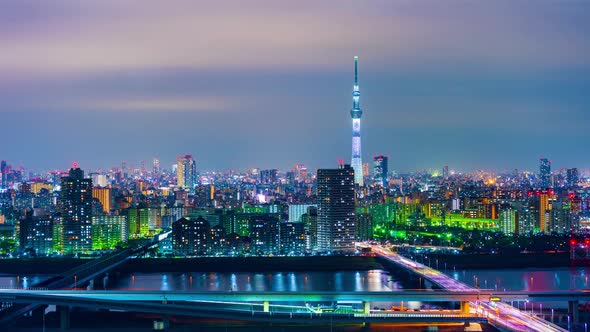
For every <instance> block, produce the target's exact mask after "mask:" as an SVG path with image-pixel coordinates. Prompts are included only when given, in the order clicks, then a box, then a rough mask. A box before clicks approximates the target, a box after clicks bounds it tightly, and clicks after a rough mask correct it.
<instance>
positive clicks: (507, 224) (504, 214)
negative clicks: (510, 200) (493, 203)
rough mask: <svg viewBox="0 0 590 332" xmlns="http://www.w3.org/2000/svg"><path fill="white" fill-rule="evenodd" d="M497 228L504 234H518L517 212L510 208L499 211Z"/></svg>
mask: <svg viewBox="0 0 590 332" xmlns="http://www.w3.org/2000/svg"><path fill="white" fill-rule="evenodd" d="M499 226H500V229H501V230H502V232H503V233H505V234H518V233H519V227H518V226H519V224H518V211H516V210H515V209H513V208H511V207H503V208H502V209H501V210H500V218H499Z"/></svg>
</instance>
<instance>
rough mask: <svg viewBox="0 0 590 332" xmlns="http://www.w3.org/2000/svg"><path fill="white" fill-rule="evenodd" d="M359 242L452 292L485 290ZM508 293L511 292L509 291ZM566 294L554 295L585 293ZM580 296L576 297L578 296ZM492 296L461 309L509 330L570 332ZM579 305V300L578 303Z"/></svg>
mask: <svg viewBox="0 0 590 332" xmlns="http://www.w3.org/2000/svg"><path fill="white" fill-rule="evenodd" d="M359 245H360V246H364V247H369V248H371V250H372V251H373V252H374V253H376V254H378V255H379V256H381V257H383V258H384V259H386V260H387V261H389V262H390V263H392V264H394V265H396V266H398V267H400V268H402V269H405V270H407V271H409V272H411V273H414V274H416V275H418V276H420V277H421V278H424V279H425V280H428V281H430V282H432V283H433V284H435V285H437V286H438V287H440V288H442V289H444V290H446V291H448V292H451V293H460V294H461V293H465V292H477V293H479V294H484V292H485V291H482V290H480V289H477V288H473V287H471V286H468V285H466V284H464V283H462V282H459V281H457V280H455V279H453V278H451V277H450V276H448V275H446V274H444V273H442V272H440V271H438V270H435V269H433V268H430V267H428V266H426V265H424V264H420V263H418V262H415V261H413V260H411V259H409V258H406V257H403V256H401V255H399V254H397V253H395V252H393V251H391V250H390V249H389V248H387V247H384V246H380V245H366V244H359ZM494 294H498V295H497V296H495V297H498V298H499V299H500V300H501V301H510V300H514V301H518V300H517V299H516V298H515V297H512V298H510V296H506V297H502V296H501V295H500V294H501V293H500V292H494ZM506 295H509V294H506ZM562 295H563V296H561V297H560V296H557V295H556V296H555V299H556V300H557V299H558V298H559V299H560V300H565V301H568V303H577V301H578V300H579V298H580V297H585V293H584V292H578V293H577V295H575V294H571V295H572V297H571V298H570V297H568V295H569V294H562ZM576 296H577V297H576ZM490 298H491V296H489V297H487V298H485V297H483V296H482V297H480V299H479V300H476V301H473V300H466V301H463V302H461V313H463V314H468V313H470V312H476V313H477V314H480V313H481V314H484V315H485V316H486V317H488V319H489V322H490V324H492V325H494V326H496V327H498V328H501V329H504V330H510V331H523V332H524V331H539V332H567V330H566V329H563V328H561V327H559V326H557V325H555V324H552V323H550V322H548V321H546V320H544V319H542V318H539V317H537V316H535V315H532V314H528V313H525V312H522V311H520V310H519V309H517V308H514V307H513V306H511V305H509V304H507V303H503V302H500V301H499V302H493V301H490ZM576 308H577V304H576ZM574 319H575V318H574Z"/></svg>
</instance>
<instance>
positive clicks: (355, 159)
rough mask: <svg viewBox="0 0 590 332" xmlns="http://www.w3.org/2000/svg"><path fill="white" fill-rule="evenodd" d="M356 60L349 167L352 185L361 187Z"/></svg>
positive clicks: (360, 112)
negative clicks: (352, 174)
mask: <svg viewBox="0 0 590 332" xmlns="http://www.w3.org/2000/svg"><path fill="white" fill-rule="evenodd" d="M358 60H359V57H358V56H355V57H354V87H353V90H352V110H351V111H350V115H351V116H352V162H351V166H352V168H353V169H354V183H355V184H358V185H359V186H362V185H363V160H362V158H361V116H362V115H363V111H362V110H361V107H360V101H359V99H360V96H361V92H360V91H359V81H358Z"/></svg>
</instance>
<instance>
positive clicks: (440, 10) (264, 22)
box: [0, 0, 590, 73]
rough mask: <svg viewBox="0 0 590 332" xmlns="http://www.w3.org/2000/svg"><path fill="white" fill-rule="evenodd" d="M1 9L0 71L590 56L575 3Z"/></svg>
mask: <svg viewBox="0 0 590 332" xmlns="http://www.w3.org/2000/svg"><path fill="white" fill-rule="evenodd" d="M14 1H17V0H9V1H7V3H8V4H13V2H14ZM17 2H18V1H17ZM31 3H32V4H31ZM4 6H5V7H6V8H5V9H4V12H5V13H6V12H8V13H10V12H12V13H13V14H14V16H16V17H18V18H19V19H16V18H13V19H11V20H6V21H7V22H5V23H4V25H3V24H2V23H0V31H1V32H0V36H1V38H0V48H1V49H2V50H3V52H2V53H0V70H2V71H6V72H13V73H15V72H16V73H30V72H37V73H47V72H49V73H70V72H96V71H105V70H141V69H145V68H171V67H172V68H176V67H190V68H232V67H235V68H253V67H262V68H273V67H281V66H282V67H285V66H291V67H293V68H298V67H301V66H306V67H314V68H325V67H333V66H340V65H348V61H349V58H350V56H352V55H353V54H360V55H361V57H362V58H363V59H365V60H366V63H381V64H384V65H388V64H389V65H391V64H397V65H398V66H399V65H404V64H408V63H410V64H413V65H418V64H419V65H423V64H425V63H432V62H434V63H444V62H445V61H446V62H448V61H461V62H465V63H466V64H469V63H476V64H478V63H479V64H482V63H483V64H486V63H488V64H489V63H500V64H511V63H512V64H519V65H533V64H545V65H546V64H549V65H555V64H564V63H567V64H575V63H583V64H588V59H589V58H590V47H589V42H588V41H587V39H586V36H585V35H584V34H583V33H582V32H581V31H584V29H583V27H586V28H588V23H584V21H583V20H582V19H583V17H580V15H579V14H577V13H579V12H580V11H583V10H585V9H588V8H587V7H588V6H589V5H584V4H583V3H579V4H569V5H567V6H566V5H564V6H559V7H557V8H556V6H555V5H554V4H553V1H534V2H527V1H523V2H520V3H519V4H518V5H513V2H511V1H494V2H493V3H487V2H474V1H455V2H452V3H451V4H445V5H441V4H440V3H439V2H438V1H421V2H415V1H411V2H408V1H389V0H387V1H385V0H375V1H371V2H357V1H346V0H338V1H336V0H334V1H332V0H327V1H322V2H319V3H318V2H312V1H303V2H300V3H298V4H293V3H288V2H280V3H277V2H276V1H269V0H253V1H249V2H248V6H244V5H243V3H242V2H241V1H227V0H226V1H218V2H197V1H166V2H158V1H133V0H127V1H124V0H121V1H119V0H117V1H114V0H102V1H85V2H84V5H80V4H79V3H77V2H76V1H69V0H61V1H52V2H51V4H47V3H44V2H42V1H39V2H34V1H33V2H28V7H27V8H26V9H27V10H24V9H23V8H22V7H23V5H21V6H18V5H14V4H13V5H12V6H10V5H7V4H4ZM532 9H534V10H532ZM0 11H2V9H1V8H0ZM537 13H538V14H537ZM5 15H7V17H10V14H5Z"/></svg>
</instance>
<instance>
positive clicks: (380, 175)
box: [373, 156, 389, 187]
mask: <svg viewBox="0 0 590 332" xmlns="http://www.w3.org/2000/svg"><path fill="white" fill-rule="evenodd" d="M388 162H389V158H388V157H386V156H375V157H373V180H374V181H375V182H377V183H379V184H380V185H382V186H383V187H386V186H387V172H389V169H388V165H387V163H388Z"/></svg>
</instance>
